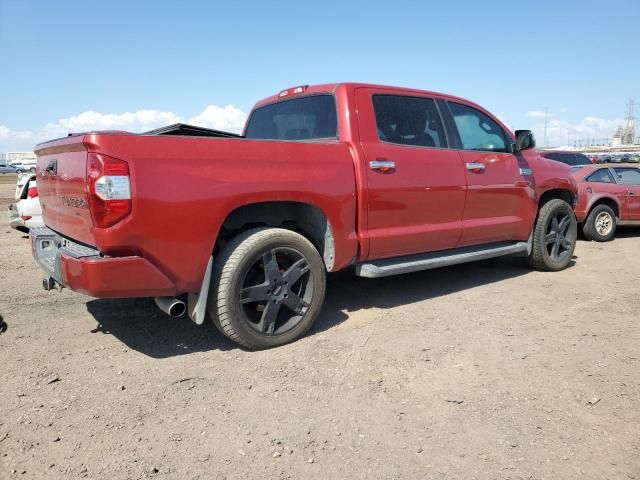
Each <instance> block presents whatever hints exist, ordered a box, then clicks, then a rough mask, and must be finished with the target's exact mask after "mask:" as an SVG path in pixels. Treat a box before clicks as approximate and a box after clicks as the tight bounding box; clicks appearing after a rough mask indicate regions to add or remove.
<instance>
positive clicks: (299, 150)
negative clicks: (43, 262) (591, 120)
mask: <svg viewBox="0 0 640 480" xmlns="http://www.w3.org/2000/svg"><path fill="white" fill-rule="evenodd" d="M320 92H329V93H332V94H333V95H334V96H335V99H336V106H337V112H338V140H331V141H326V140H323V141H280V140H278V141H265V140H249V139H244V138H206V137H181V136H151V135H136V134H130V133H124V132H96V133H88V134H83V135H78V136H73V137H67V138H64V139H60V140H55V141H52V142H47V143H44V144H41V145H39V146H38V147H37V150H36V153H37V155H38V172H39V173H38V175H39V176H40V178H38V187H39V190H40V201H41V203H42V206H43V215H44V221H45V224H46V225H47V226H48V227H49V228H51V229H52V230H54V231H56V232H58V233H59V234H61V235H63V236H65V237H68V238H70V239H73V240H75V241H77V242H81V243H84V244H87V245H90V246H94V247H95V248H96V249H97V250H99V251H100V252H102V253H103V254H104V255H105V256H106V257H107V258H104V259H98V260H95V259H94V260H82V259H80V260H76V259H69V258H66V259H63V262H62V265H63V269H62V274H63V281H64V283H65V284H66V285H68V286H69V287H70V288H72V289H74V290H77V291H81V292H83V293H87V294H90V295H94V296H100V297H128V296H156V295H177V294H181V293H186V292H196V291H198V290H199V288H200V285H201V283H202V280H203V276H204V272H205V268H206V265H207V261H208V258H209V257H210V255H211V253H212V251H213V248H214V245H215V243H216V239H217V236H218V232H219V230H220V227H221V225H222V223H223V221H224V220H225V218H227V216H228V215H229V214H230V213H232V212H233V211H234V210H235V209H237V208H239V207H242V206H245V205H249V204H254V203H260V202H274V201H295V202H304V203H307V204H310V205H313V206H316V207H317V208H319V209H320V210H321V211H322V212H323V213H324V215H325V216H326V218H327V220H328V222H329V223H330V225H331V227H332V232H333V237H334V243H335V258H334V264H333V268H332V270H334V271H335V270H339V269H341V268H344V267H346V266H348V265H351V264H353V263H355V262H358V261H363V260H367V259H376V258H384V257H393V256H399V255H406V254H411V253H419V252H425V251H435V250H443V249H449V248H455V247H459V246H467V245H475V244H481V243H490V242H496V241H507V240H527V238H528V237H529V235H530V232H531V228H532V225H533V223H534V220H535V218H536V214H537V209H538V200H539V198H540V196H541V195H542V194H543V193H544V192H545V191H548V190H553V189H563V190H567V191H569V192H572V193H575V192H576V185H575V181H574V180H573V178H572V177H571V175H570V172H569V168H568V167H567V166H565V165H562V164H560V163H557V162H553V161H549V160H546V159H544V158H541V157H540V156H539V155H538V154H537V153H536V151H535V150H533V149H530V150H525V151H522V152H520V153H519V154H518V155H513V154H508V153H490V152H486V151H484V152H483V151H463V150H457V149H454V148H449V149H443V148H430V147H416V146H407V145H397V144H390V143H384V142H381V141H380V140H379V139H378V138H377V135H376V128H375V118H374V114H373V108H372V104H371V95H372V94H373V93H387V94H395V95H405V96H421V97H428V98H434V99H442V100H452V101H455V102H458V103H464V104H466V105H469V106H472V107H474V108H476V109H478V110H480V111H482V112H484V113H485V114H487V115H489V117H490V118H492V119H493V120H495V121H496V122H497V123H498V124H499V125H501V126H502V128H504V130H505V132H506V135H507V136H508V137H509V139H510V140H512V141H514V142H515V138H514V137H513V134H512V133H511V132H509V131H508V129H507V128H506V127H504V126H503V125H502V124H501V123H500V122H499V120H497V119H496V118H495V117H494V116H492V115H490V114H489V113H488V112H486V110H484V109H482V108H481V107H479V106H477V105H475V104H473V103H470V102H467V101H466V100H463V99H460V98H457V97H450V96H447V95H442V94H436V93H432V92H425V91H419V90H411V89H405V88H394V87H379V86H372V85H363V84H336V85H319V86H315V87H309V88H308V89H307V90H306V92H305V95H308V94H313V93H320ZM278 100H279V99H278V96H277V95H276V96H273V97H270V98H268V99H265V100H263V101H261V102H259V103H258V105H257V106H260V105H264V104H267V103H271V102H276V101H278ZM89 152H95V153H100V154H103V155H108V156H110V157H113V158H116V159H121V160H125V161H126V162H127V163H128V165H129V171H130V177H131V193H132V206H131V213H130V214H129V215H128V216H127V217H126V218H125V219H123V220H122V221H120V222H118V223H116V224H115V225H113V226H112V227H109V228H94V225H93V223H92V219H91V215H90V212H89V209H88V208H87V207H86V205H85V206H84V207H83V205H82V201H81V200H82V199H86V198H87V186H86V179H85V177H86V163H87V154H88V153H89ZM387 157H388V158H391V159H393V160H394V161H395V162H396V168H395V169H394V170H392V171H389V172H385V173H383V172H381V171H374V170H371V169H370V168H369V166H368V165H369V161H371V160H375V159H378V158H387ZM53 159H55V160H57V169H58V170H57V171H58V173H57V176H56V177H51V176H47V175H43V174H42V172H43V170H45V169H46V167H47V164H48V163H49V161H50V160H53ZM465 162H480V163H482V164H484V165H485V167H486V168H485V170H484V171H482V172H472V171H469V170H467V169H466V168H465ZM521 168H525V169H531V174H529V173H527V172H525V173H524V175H523V174H521V172H520V169H521ZM69 199H74V200H73V206H69ZM78 199H80V201H78Z"/></svg>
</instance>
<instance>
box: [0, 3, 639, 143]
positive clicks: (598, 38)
mask: <svg viewBox="0 0 640 480" xmlns="http://www.w3.org/2000/svg"><path fill="white" fill-rule="evenodd" d="M488 4H491V5H490V6H488ZM638 31H640V2H639V1H637V0H609V1H608V2H599V1H564V2H563V1H558V0H556V1H546V0H545V1H536V2H527V3H520V2H514V1H509V2H506V1H495V2H478V1H471V0H469V1H448V2H430V1H420V2H404V1H401V0H398V1H396V2H392V3H389V2H380V3H379V4H376V3H375V2H371V1H369V2H366V1H353V2H347V1H344V2H332V1H325V2H322V3H317V2H304V1H296V2H277V1H271V2H258V1H255V2H251V1H244V2H214V1H186V0H185V1H183V2H176V1H175V0H172V1H164V0H153V1H142V0H140V1H122V0H110V1H108V2H99V3H96V2H86V1H74V0H60V1H57V2H50V1H44V0H43V1H35V0H0V65H1V66H2V74H1V75H0V152H2V151H7V150H22V149H29V148H30V146H32V145H33V144H34V143H37V141H41V140H42V139H44V138H45V137H46V136H50V135H58V134H64V133H65V131H67V130H69V129H81V128H105V127H113V128H125V129H131V130H141V129H143V128H146V127H148V126H152V127H153V126H158V125H161V124H166V123H171V122H172V121H174V120H181V121H193V122H194V123H200V124H202V125H205V126H211V127H217V128H221V127H226V128H229V129H237V128H238V125H239V124H241V123H242V117H243V112H244V113H246V112H248V111H249V110H250V108H251V106H252V104H253V103H254V102H255V101H256V100H258V99H260V98H262V97H265V96H268V95H271V94H273V93H275V92H277V91H279V90H281V89H283V88H286V87H288V86H293V85H298V84H313V83H324V82H334V81H364V82H371V83H382V84H392V85H401V86H410V87H416V88H424V89H428V90H435V91H443V92H447V93H452V94H456V95H459V96H463V97H466V98H469V99H471V100H474V101H476V102H478V103H480V104H482V105H484V106H485V107H487V108H488V109H489V110H491V111H492V112H494V113H495V114H497V115H499V116H500V117H501V118H502V119H504V120H505V121H506V122H507V124H508V125H509V126H511V127H512V128H533V129H534V130H535V131H536V133H537V136H538V139H539V143H542V136H543V131H542V130H541V128H542V124H543V121H544V120H543V119H541V118H540V116H539V114H538V116H536V113H535V112H540V111H543V110H544V109H545V107H547V108H548V109H549V112H550V115H551V116H550V118H549V137H550V138H549V140H550V143H555V144H566V143H567V139H569V140H570V141H571V142H573V141H574V139H575V138H578V137H579V136H584V138H585V140H586V137H587V136H589V135H590V136H602V135H605V134H606V135H609V136H610V135H612V133H613V131H612V130H613V128H614V127H615V124H616V123H617V122H619V121H620V119H622V118H624V115H625V105H626V103H627V101H628V100H629V99H630V98H634V99H636V100H637V101H639V102H640V63H639V62H638V53H639V51H640V33H638ZM625 46H626V47H627V48H628V52H626V53H625V51H624V47H625ZM224 107H227V108H224ZM638 110H640V107H638ZM87 112H88V113H87ZM127 113H128V115H126V114H127Z"/></svg>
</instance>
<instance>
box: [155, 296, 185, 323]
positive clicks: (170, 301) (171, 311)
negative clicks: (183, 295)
mask: <svg viewBox="0 0 640 480" xmlns="http://www.w3.org/2000/svg"><path fill="white" fill-rule="evenodd" d="M154 300H155V302H156V305H157V306H158V308H159V309H160V310H162V311H163V312H164V313H166V314H167V315H169V316H170V317H174V318H175V317H181V316H183V315H184V314H185V313H186V311H187V306H186V305H185V303H184V302H183V301H182V300H180V299H178V298H175V297H156V298H155V299H154Z"/></svg>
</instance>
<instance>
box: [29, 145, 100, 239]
mask: <svg viewBox="0 0 640 480" xmlns="http://www.w3.org/2000/svg"><path fill="white" fill-rule="evenodd" d="M83 138H84V136H81V135H79V136H74V137H67V138H64V139H60V140H56V141H52V142H48V143H45V144H41V145H38V147H37V149H36V155H37V157H38V167H37V181H38V195H39V197H40V203H41V205H42V215H43V220H44V223H45V225H47V226H48V227H49V228H51V229H52V230H55V231H56V232H58V233H60V234H61V235H64V236H66V237H69V238H72V239H74V240H76V241H78V242H81V243H85V244H87V245H94V237H93V221H92V219H91V213H90V211H89V204H88V196H87V184H86V177H87V149H86V148H85V146H84V144H83Z"/></svg>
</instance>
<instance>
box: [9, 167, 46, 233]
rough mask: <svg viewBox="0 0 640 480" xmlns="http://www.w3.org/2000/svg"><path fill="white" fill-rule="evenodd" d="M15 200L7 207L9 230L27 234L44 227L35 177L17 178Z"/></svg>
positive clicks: (29, 175) (22, 176)
mask: <svg viewBox="0 0 640 480" xmlns="http://www.w3.org/2000/svg"><path fill="white" fill-rule="evenodd" d="M16 200H17V201H16V203H14V204H12V205H9V226H11V228H15V229H16V230H20V231H21V232H27V233H28V232H29V229H31V228H35V227H43V226H44V223H43V221H42V208H41V207H40V200H39V198H38V186H37V183H36V177H35V175H31V174H29V173H23V174H21V175H20V176H19V177H18V184H17V186H16Z"/></svg>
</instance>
